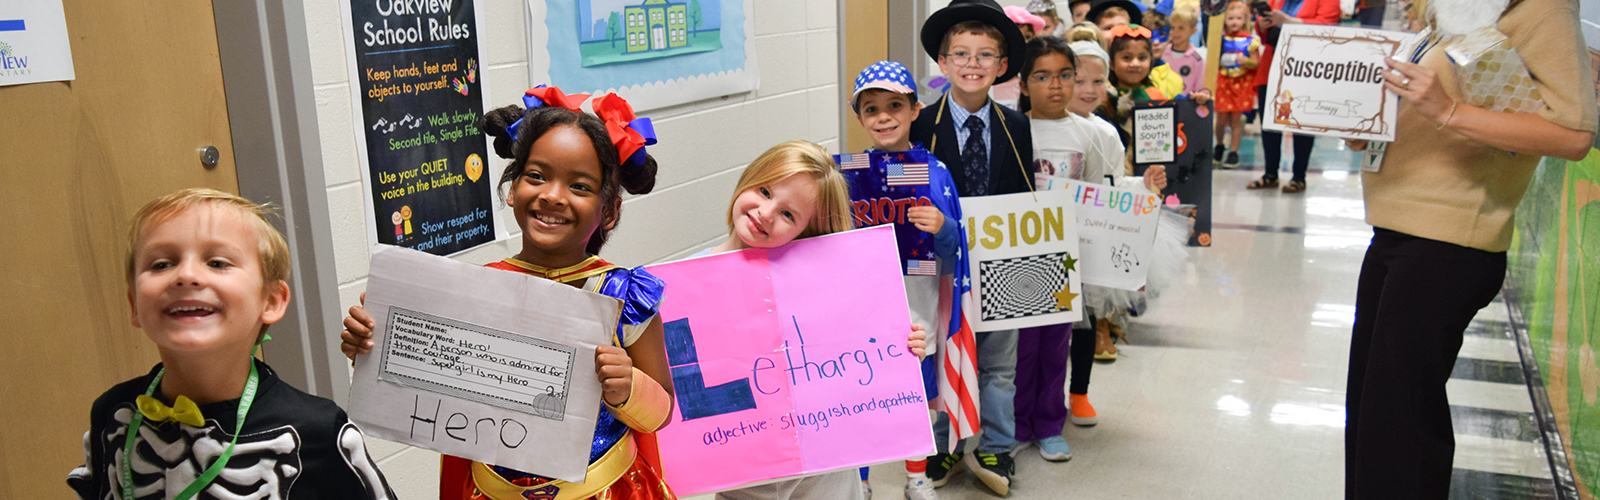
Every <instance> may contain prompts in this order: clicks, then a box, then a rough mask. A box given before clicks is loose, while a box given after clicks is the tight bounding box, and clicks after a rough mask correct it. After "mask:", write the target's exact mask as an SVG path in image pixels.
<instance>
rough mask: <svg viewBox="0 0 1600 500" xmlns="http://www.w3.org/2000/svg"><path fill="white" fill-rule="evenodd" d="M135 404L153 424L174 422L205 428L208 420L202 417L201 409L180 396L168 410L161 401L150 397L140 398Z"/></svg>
mask: <svg viewBox="0 0 1600 500" xmlns="http://www.w3.org/2000/svg"><path fill="white" fill-rule="evenodd" d="M135 402H136V403H137V404H138V405H139V413H143V414H144V418H145V419H146V420H149V421H151V422H161V421H165V420H169V419H170V420H173V421H176V422H178V423H181V424H186V425H188V426H190V427H205V425H206V419H205V417H203V416H201V415H200V407H199V406H196V405H195V404H194V401H191V400H189V398H188V397H187V396H178V399H176V400H174V401H173V402H172V407H171V408H168V407H167V405H166V404H165V403H162V402H161V400H159V399H156V398H153V397H150V396H143V395H141V396H139V397H138V399H136V400H135Z"/></svg>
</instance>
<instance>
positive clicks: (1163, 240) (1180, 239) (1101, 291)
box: [1083, 207, 1194, 318]
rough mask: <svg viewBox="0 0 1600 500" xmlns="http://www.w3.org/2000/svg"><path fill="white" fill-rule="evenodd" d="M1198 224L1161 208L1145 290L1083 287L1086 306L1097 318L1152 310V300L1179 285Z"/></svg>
mask: <svg viewBox="0 0 1600 500" xmlns="http://www.w3.org/2000/svg"><path fill="white" fill-rule="evenodd" d="M1193 227H1194V221H1192V220H1190V219H1189V217H1188V216H1185V215H1183V214H1182V213H1180V212H1179V211H1178V210H1174V209H1172V208H1169V207H1162V208H1161V218H1160V219H1159V222H1158V223H1157V225H1156V240H1155V242H1154V244H1152V245H1151V247H1150V257H1151V258H1150V260H1149V262H1150V270H1149V274H1148V275H1147V276H1146V277H1145V287H1144V290H1143V291H1134V290H1123V289H1120V288H1109V287H1103V286H1099V285H1089V284H1085V285H1083V305H1084V307H1086V308H1088V310H1089V314H1090V315H1091V316H1094V317H1096V318H1114V317H1117V316H1121V315H1122V313H1125V312H1133V313H1134V315H1135V316H1137V315H1141V314H1144V312H1145V311H1147V310H1148V309H1149V308H1150V302H1151V300H1152V299H1155V298H1156V297H1159V296H1161V292H1164V291H1166V290H1167V288H1168V287H1170V286H1172V284H1173V283H1175V282H1177V281H1178V279H1179V278H1180V277H1181V276H1182V274H1183V272H1184V270H1185V269H1186V268H1187V267H1188V266H1187V265H1186V264H1188V261H1189V246H1188V245H1189V232H1190V231H1191V230H1192V229H1193Z"/></svg>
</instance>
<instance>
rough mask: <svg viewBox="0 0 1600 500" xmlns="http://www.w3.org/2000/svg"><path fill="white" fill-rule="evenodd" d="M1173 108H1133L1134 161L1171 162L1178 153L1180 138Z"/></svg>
mask: <svg viewBox="0 0 1600 500" xmlns="http://www.w3.org/2000/svg"><path fill="white" fill-rule="evenodd" d="M1172 112H1173V108H1148V109H1136V110H1133V123H1134V137H1133V162H1134V163H1141V164H1143V163H1169V162H1171V161H1172V159H1173V158H1174V157H1175V156H1176V155H1177V152H1178V138H1177V134H1176V133H1175V132H1174V130H1175V129H1176V128H1177V127H1176V126H1175V125H1173V123H1174V122H1175V121H1176V119H1175V118H1174V117H1173V115H1172Z"/></svg>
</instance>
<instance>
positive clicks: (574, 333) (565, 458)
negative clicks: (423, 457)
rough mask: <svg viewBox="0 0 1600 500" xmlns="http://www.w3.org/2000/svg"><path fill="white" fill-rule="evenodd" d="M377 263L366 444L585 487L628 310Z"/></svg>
mask: <svg viewBox="0 0 1600 500" xmlns="http://www.w3.org/2000/svg"><path fill="white" fill-rule="evenodd" d="M374 248H375V250H374V251H373V254H372V271H371V272H372V275H371V277H370V278H369V280H368V285H367V302H366V308H367V312H368V313H369V314H371V315H372V319H373V321H375V322H376V323H377V327H376V328H374V329H373V332H372V333H373V342H374V344H375V347H374V348H373V351H372V354H370V355H365V356H358V357H357V358H356V370H355V376H354V379H353V382H352V384H351V388H350V420H351V421H354V422H356V423H357V424H359V425H361V426H362V428H363V430H365V431H366V432H367V433H368V434H371V435H374V436H377V437H381V438H384V439H388V440H391V441H397V442H401V443H406V444H410V445H413V446H417V447H420V448H426V449H429V450H433V451H437V452H440V453H446V454H450V455H455V456H458V457H463V458H468V459H472V460H477V461H479V462H484V463H489V464H494V465H499V466H503V467H510V468H513V469H517V470H521V471H525V472H530V473H534V474H539V475H542V476H546V477H553V478H557V479H563V480H566V481H572V482H582V481H583V480H584V476H585V473H586V472H587V469H588V465H589V446H590V441H591V440H592V439H593V437H594V428H595V420H596V418H597V416H598V414H599V411H600V382H599V380H597V379H596V378H595V376H594V352H595V346H596V345H599V344H602V343H605V344H610V342H611V339H612V338H613V336H614V335H615V333H616V328H617V320H618V317H619V315H620V314H621V310H622V303H621V302H620V301H618V300H617V299H614V298H611V297H606V296H603V295H598V294H594V293H590V292H586V291H583V290H579V289H577V288H574V287H572V286H569V285H564V284H560V283H556V282H553V281H549V280H543V279H538V278H534V277H532V276H527V275H523V274H519V273H512V272H507V271H502V270H498V269H491V268H487V267H480V266H474V265H471V264H466V263H463V262H457V261H454V260H451V259H447V258H444V257H437V256H433V255H429V254H426V253H423V252H419V251H415V250H409V249H405V248H399V247H393V246H387V245H379V246H377V247H374Z"/></svg>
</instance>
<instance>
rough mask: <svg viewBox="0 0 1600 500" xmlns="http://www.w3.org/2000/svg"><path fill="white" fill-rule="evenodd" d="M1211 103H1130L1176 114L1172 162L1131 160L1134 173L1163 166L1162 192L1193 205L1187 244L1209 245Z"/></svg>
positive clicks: (1136, 106)
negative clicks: (1191, 224)
mask: <svg viewBox="0 0 1600 500" xmlns="http://www.w3.org/2000/svg"><path fill="white" fill-rule="evenodd" d="M1211 105H1212V103H1210V102H1207V103H1205V104H1198V103H1196V102H1194V101H1193V100H1190V99H1179V100H1173V101H1148V102H1139V103H1135V104H1134V108H1135V109H1149V108H1171V109H1172V110H1173V111H1174V114H1173V116H1175V117H1176V121H1177V126H1176V127H1175V130H1174V133H1175V134H1176V135H1177V146H1178V147H1177V151H1176V153H1175V154H1174V158H1173V161H1171V162H1167V163H1135V164H1134V165H1133V173H1134V175H1144V171H1145V169H1146V168H1149V167H1150V165H1164V166H1165V167H1166V169H1167V188H1166V189H1163V190H1161V194H1162V195H1177V196H1178V203H1181V204H1185V205H1194V213H1193V214H1191V215H1192V216H1193V217H1194V232H1193V233H1191V234H1190V235H1189V246H1197V247H1209V246H1211V148H1212V146H1211V125H1212V124H1211V120H1212V118H1211V116H1212V112H1211V109H1212V108H1211ZM1134 117H1135V118H1134V124H1133V126H1134V130H1138V129H1139V128H1138V127H1139V123H1138V115H1137V114H1135V115H1134Z"/></svg>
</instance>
